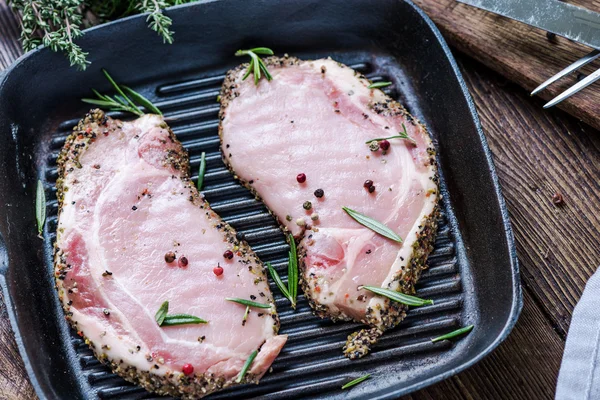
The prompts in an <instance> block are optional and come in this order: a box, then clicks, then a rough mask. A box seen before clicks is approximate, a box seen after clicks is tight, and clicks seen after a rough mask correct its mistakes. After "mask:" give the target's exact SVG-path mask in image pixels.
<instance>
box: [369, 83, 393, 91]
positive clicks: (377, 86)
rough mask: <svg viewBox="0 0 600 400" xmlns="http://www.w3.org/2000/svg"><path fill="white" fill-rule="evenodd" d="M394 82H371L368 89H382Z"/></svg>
mask: <svg viewBox="0 0 600 400" xmlns="http://www.w3.org/2000/svg"><path fill="white" fill-rule="evenodd" d="M391 84H392V82H375V83H371V84H370V85H369V86H367V89H381V88H384V87H388V86H390V85H391Z"/></svg>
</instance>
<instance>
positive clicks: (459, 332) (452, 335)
mask: <svg viewBox="0 0 600 400" xmlns="http://www.w3.org/2000/svg"><path fill="white" fill-rule="evenodd" d="M474 327H475V325H468V326H465V327H464V328H460V329H457V330H455V331H452V332H450V333H446V334H445V335H442V336H438V337H436V338H433V339H431V342H432V343H435V342H441V341H442V340H448V339H453V338H455V337H457V336H460V335H464V334H465V333H469V332H471V331H472V330H473V328H474Z"/></svg>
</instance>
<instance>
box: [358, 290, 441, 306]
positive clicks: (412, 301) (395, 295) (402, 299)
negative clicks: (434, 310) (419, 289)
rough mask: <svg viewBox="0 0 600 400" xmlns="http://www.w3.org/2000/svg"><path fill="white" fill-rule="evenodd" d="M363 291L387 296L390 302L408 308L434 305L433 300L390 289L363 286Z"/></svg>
mask: <svg viewBox="0 0 600 400" xmlns="http://www.w3.org/2000/svg"><path fill="white" fill-rule="evenodd" d="M361 289H365V290H368V291H370V292H373V293H376V294H378V295H381V296H385V297H387V298H388V299H390V300H393V301H396V302H398V303H402V304H406V305H407V306H414V307H418V306H425V305H428V304H433V300H425V299H421V298H419V297H415V296H410V295H408V294H404V293H400V292H396V291H394V290H390V289H384V288H380V287H377V286H361Z"/></svg>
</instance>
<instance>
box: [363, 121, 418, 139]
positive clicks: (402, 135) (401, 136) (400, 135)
mask: <svg viewBox="0 0 600 400" xmlns="http://www.w3.org/2000/svg"><path fill="white" fill-rule="evenodd" d="M402 129H404V131H403V132H398V135H396V136H389V137H385V138H376V139H371V140H367V141H366V142H365V143H366V144H369V143H371V142H379V141H380V140H389V139H406V140H409V141H411V142H412V143H413V144H416V143H417V142H415V140H414V139H413V138H411V137H410V136H408V132H407V131H406V125H404V123H402Z"/></svg>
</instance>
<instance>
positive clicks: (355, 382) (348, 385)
mask: <svg viewBox="0 0 600 400" xmlns="http://www.w3.org/2000/svg"><path fill="white" fill-rule="evenodd" d="M370 377H371V374H366V375H363V376H361V377H360V378H356V379H354V380H352V381H350V382H348V383H346V384H345V385H344V386H342V390H344V389H348V388H350V387H352V386H354V385H358V384H359V383H361V382H363V381H366V380H367V379H369V378H370Z"/></svg>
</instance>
